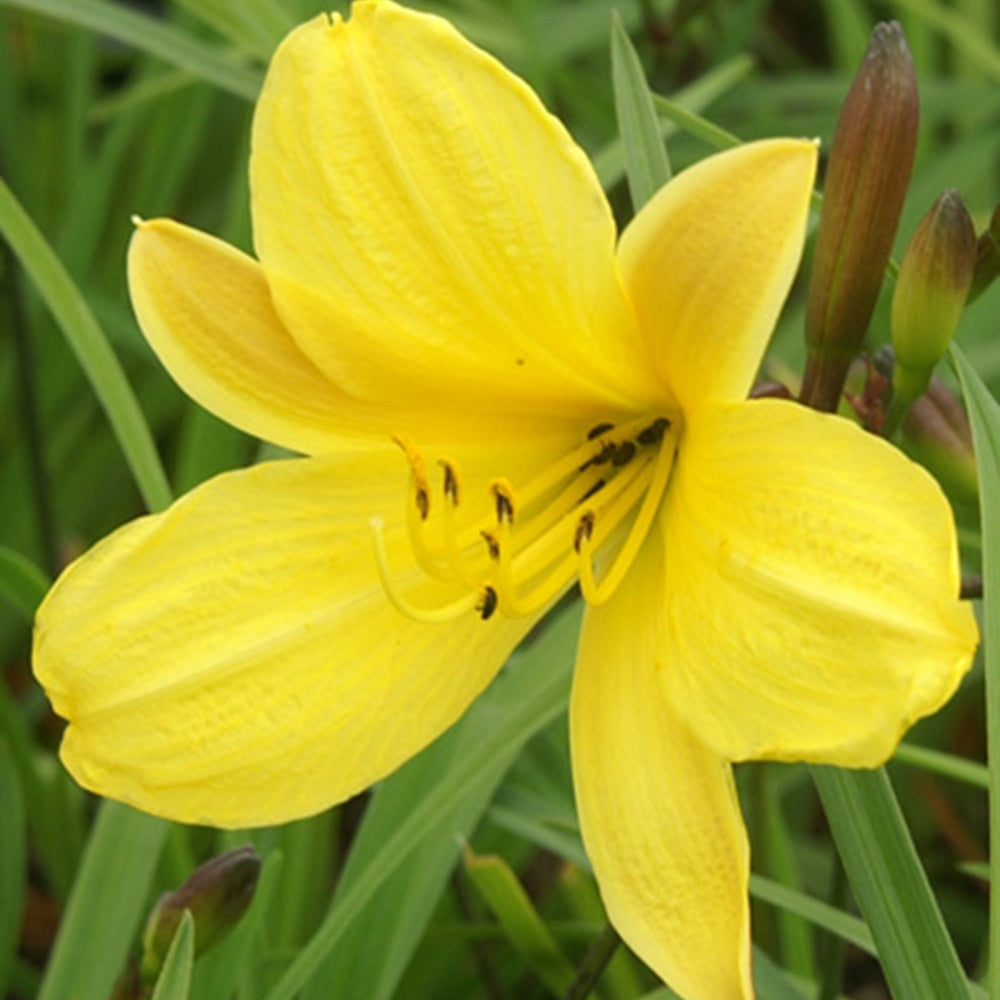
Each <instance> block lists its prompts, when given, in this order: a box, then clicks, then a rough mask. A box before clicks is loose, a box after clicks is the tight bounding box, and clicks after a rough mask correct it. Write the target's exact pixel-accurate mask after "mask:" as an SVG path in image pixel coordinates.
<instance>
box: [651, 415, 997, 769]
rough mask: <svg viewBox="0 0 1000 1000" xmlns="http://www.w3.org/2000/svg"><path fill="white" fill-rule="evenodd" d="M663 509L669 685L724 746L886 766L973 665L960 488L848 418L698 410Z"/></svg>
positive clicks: (723, 750)
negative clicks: (963, 592) (951, 497)
mask: <svg viewBox="0 0 1000 1000" xmlns="http://www.w3.org/2000/svg"><path fill="white" fill-rule="evenodd" d="M661 523H662V544H663V546H664V550H665V553H666V561H667V590H668V595H669V596H668V601H667V604H666V605H665V607H664V609H663V614H662V619H661V620H662V634H661V639H660V642H661V650H660V663H661V666H662V670H661V675H662V679H663V684H664V689H665V691H666V692H667V694H668V697H669V699H670V701H671V703H672V704H673V705H674V706H675V708H676V710H677V711H682V712H683V713H684V718H685V719H686V720H687V721H688V722H689V724H690V725H691V727H692V729H693V730H694V731H695V732H697V733H698V735H699V736H700V737H701V738H703V739H704V740H705V741H706V742H707V743H708V744H710V745H711V746H712V747H713V748H714V749H715V750H716V751H717V752H718V753H720V754H722V755H723V756H725V757H728V758H730V759H733V760H740V759H745V758H753V757H772V758H777V759H782V760H795V759H806V760H811V761H826V762H830V763H836V764H844V765H849V766H862V767H865V766H874V765H876V764H879V763H881V762H882V761H883V760H885V758H886V757H887V756H888V755H889V754H891V753H892V751H893V749H894V748H895V746H896V743H897V742H898V740H899V738H900V736H901V735H902V733H903V732H904V731H905V730H906V728H907V727H908V726H910V725H911V724H912V723H913V722H915V721H916V720H917V719H919V718H921V717H922V716H925V715H927V714H929V713H931V712H933V711H935V710H936V709H937V708H939V707H940V706H941V705H942V704H943V703H944V701H945V700H947V699H948V698H949V697H950V696H951V694H952V692H953V691H954V690H955V687H956V686H957V685H958V682H959V680H960V679H961V677H962V676H963V674H964V673H965V672H966V670H968V668H969V665H970V663H971V662H972V657H973V654H974V652H975V648H976V644H977V641H978V637H977V629H976V624H975V619H974V617H973V613H972V610H971V607H970V606H969V605H968V603H963V602H961V601H959V599H958V591H959V578H958V555H957V546H956V539H955V529H954V524H953V521H952V514H951V510H950V508H949V506H948V503H947V501H946V500H945V498H944V496H943V495H942V493H941V491H940V489H939V488H938V486H937V484H936V483H935V482H934V480H933V479H932V478H931V477H930V476H929V475H928V474H927V473H926V472H925V471H924V470H923V469H921V468H920V467H919V466H917V465H915V464H914V463H912V462H911V461H909V460H908V459H907V458H905V457H904V456H903V455H902V454H901V453H900V452H898V451H897V450H896V449H894V448H893V447H891V446H890V445H888V444H887V443H886V442H885V441H883V440H881V439H878V438H876V437H874V436H872V435H870V434H867V433H865V432H864V431H862V430H860V429H859V428H857V427H856V426H854V425H853V424H850V423H848V422H847V421H845V420H842V419H840V418H838V417H834V416H829V415H825V414H818V413H815V412H813V411H811V410H807V409H805V408H804V407H801V406H799V405H798V404H794V403H788V402H782V401H777V400H758V401H753V402H749V403H740V404H735V405H731V406H725V407H717V408H711V409H706V410H704V411H702V412H700V413H699V414H698V416H697V418H696V419H693V420H691V421H690V422H689V424H688V428H687V433H686V436H685V439H684V442H683V444H682V447H681V453H680V459H679V461H678V464H677V466H676V467H675V478H674V481H673V482H672V483H671V487H670V494H669V500H668V506H667V508H666V511H665V516H664V518H663V520H662V522H661Z"/></svg>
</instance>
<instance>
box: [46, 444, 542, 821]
mask: <svg viewBox="0 0 1000 1000" xmlns="http://www.w3.org/2000/svg"><path fill="white" fill-rule="evenodd" d="M405 482H406V472H405V468H404V467H403V463H402V461H401V460H400V459H395V460H392V459H390V458H389V457H388V456H387V455H386V454H385V453H383V452H381V451H375V452H372V453H371V454H360V453H358V454H355V455H353V456H350V457H342V458H336V459H333V458H329V459H327V458H308V459H292V460H287V461H279V462H274V463H270V464H266V465H261V466H256V467H254V468H251V469H247V470H241V471H239V472H235V473H230V474H226V475H223V476H220V477H218V478H216V479H213V480H211V481H209V482H208V483H206V484H204V485H203V486H202V487H200V488H199V489H197V490H195V491H194V492H192V493H190V494H188V495H187V496H186V497H184V498H183V499H182V500H180V501H178V502H177V503H176V504H175V505H174V506H173V507H171V508H170V509H169V510H168V511H167V512H166V513H164V514H162V515H157V516H152V517H146V518H142V519H140V520H138V521H135V522H133V523H132V524H130V525H127V526H126V527H124V528H122V529H120V530H119V531H118V532H116V533H114V534H113V535H111V536H110V537H109V538H108V539H106V540H105V541H104V542H102V543H100V544H99V545H97V546H96V547H95V548H94V549H93V550H91V552H90V553H88V554H87V555H85V556H83V557H82V558H81V559H80V560H78V561H77V562H76V563H74V564H73V565H72V566H71V567H70V568H69V570H68V571H67V572H66V573H65V575H64V576H63V577H62V578H61V579H60V580H59V581H58V582H57V583H56V585H55V587H54V589H53V590H52V591H51V593H50V594H49V596H48V597H47V599H46V600H45V602H44V604H43V605H42V608H41V610H40V611H39V614H38V619H37V626H36V640H35V650H34V666H35V671H36V674H37V676H38V678H39V680H40V681H41V683H42V684H43V686H44V687H45V689H46V690H47V692H48V694H49V696H50V698H51V699H52V703H53V706H54V707H55V709H56V711H57V712H58V713H59V714H60V715H62V716H64V717H65V718H67V719H68V720H69V723H70V724H69V728H68V729H67V731H66V734H65V737H64V741H63V746H62V757H63V760H64V762H65V763H66V766H67V767H68V768H69V770H70V771H71V772H72V773H73V775H74V777H76V779H77V780H78V781H79V782H80V783H81V784H82V785H84V786H85V787H87V788H90V789H93V790H95V791H97V792H100V793H101V794H104V795H107V796H111V797H113V798H117V799H121V800H123V801H125V802H128V803H131V804H132V805H135V806H137V807H138V808H140V809H143V810H146V811H148V812H152V813H156V814H159V815H165V816H169V817H171V818H173V819H177V820H181V821H185V822H195V823H209V824H212V825H218V826H246V825H259V824H270V823H278V822H283V821H285V820H289V819H293V818H295V817H299V816H305V815H308V814H311V813H314V812H317V811H319V810H321V809H323V808H325V807H326V806H329V805H331V804H332V803H335V802H338V801H340V800H343V799H345V798H347V797H348V796H350V795H352V794H354V793H355V792H358V791H360V790H361V789H363V788H365V787H367V786H368V785H370V784H371V783H372V782H373V781H376V780H378V779H379V778H381V777H382V776H384V775H385V774H387V773H388V772H390V771H392V770H393V769H394V768H395V767H396V766H398V765H399V764H400V763H402V762H403V761H405V760H406V759H407V758H409V757H410V756H412V755H413V754H414V753H416V752H417V751H418V750H420V749H421V748H422V747H423V746H424V745H426V744H427V743H428V742H429V741H430V740H432V739H433V738H434V737H435V736H437V735H438V734H439V733H440V732H441V731H442V730H444V729H445V728H446V727H447V726H449V725H451V723H452V722H454V721H455V719H456V718H457V717H458V716H459V715H460V714H461V713H462V712H463V711H464V709H465V708H466V707H467V705H468V704H469V703H470V702H471V701H472V699H473V698H474V697H475V696H476V695H477V694H478V693H479V692H480V691H481V690H482V688H483V687H484V686H485V685H486V684H487V683H488V682H489V680H490V679H491V678H492V676H493V675H494V674H495V673H496V671H497V670H498V669H499V667H500V665H501V664H502V663H503V661H504V660H505V658H506V657H507V655H508V654H509V653H510V651H511V650H512V648H513V647H514V645H515V644H516V643H517V641H518V640H519V639H520V637H521V636H522V634H523V633H524V632H525V631H526V630H527V628H528V627H530V625H531V624H532V622H531V620H530V619H528V620H519V621H514V622H512V621H510V620H506V619H504V618H502V617H501V616H499V615H497V616H494V617H493V618H492V619H490V620H489V621H483V620H481V618H480V617H479V615H478V614H476V613H475V612H474V611H470V613H468V614H465V615H463V616H462V617H460V618H457V619H456V620H454V621H452V622H450V623H449V624H447V625H428V624H417V623H416V622H414V621H412V620H410V619H409V618H406V617H404V616H403V615H401V614H400V613H399V612H398V611H396V610H395V609H394V608H393V607H392V606H391V605H390V604H389V603H388V601H387V599H386V597H385V594H384V592H383V588H382V584H381V583H380V579H379V576H378V573H377V571H376V561H375V556H374V554H373V546H372V538H371V532H370V530H369V526H368V518H369V517H370V516H372V515H382V516H384V517H385V518H386V520H387V523H389V524H390V527H389V529H388V531H387V534H388V549H389V558H390V561H391V563H392V566H393V568H394V569H396V570H397V573H398V577H397V579H398V580H399V582H400V584H401V585H402V586H404V587H407V586H410V585H413V584H414V582H415V579H416V577H417V576H418V574H417V571H416V569H415V567H414V564H413V559H412V557H411V556H410V554H409V551H408V548H407V543H406V541H405V535H404V533H403V532H402V530H401V529H400V528H399V527H398V515H399V513H400V509H401V506H402V500H401V496H402V491H403V489H404V488H405ZM392 518H395V519H396V521H397V526H396V527H391V525H392V520H391V519H392ZM435 586H438V587H442V588H443V585H439V584H438V585H435ZM420 587H421V593H422V594H423V588H424V583H423V582H421V584H420ZM428 593H431V594H432V595H435V596H441V594H439V593H438V594H436V593H435V592H434V591H433V590H430V591H428ZM445 596H446V595H445Z"/></svg>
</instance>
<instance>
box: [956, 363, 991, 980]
mask: <svg viewBox="0 0 1000 1000" xmlns="http://www.w3.org/2000/svg"><path fill="white" fill-rule="evenodd" d="M951 356H952V359H953V361H954V364H955V368H956V370H957V371H958V377H959V380H960V381H961V383H962V393H963V394H964V396H965V405H966V407H967V409H968V411H969V422H970V423H971V424H972V441H973V444H974V445H975V449H976V469H977V471H978V473H979V510H980V520H981V523H982V533H983V556H982V558H983V594H984V600H983V673H984V675H985V679H986V739H987V747H988V751H987V752H988V757H989V760H988V764H989V796H990V798H989V802H990V805H989V809H990V884H991V885H992V887H993V888H992V891H991V892H990V928H989V948H988V953H989V956H990V967H989V990H990V996H991V997H998V996H1000V607H998V605H997V594H998V593H1000V524H998V523H997V511H998V510H1000V404H998V403H997V401H996V400H995V399H994V398H993V396H992V395H991V394H990V391H989V389H987V388H986V386H985V385H984V384H983V380H982V379H981V378H980V377H979V373H978V372H977V371H976V370H975V368H973V367H972V365H971V364H969V361H968V359H967V358H966V357H965V355H964V354H963V353H962V351H961V349H960V348H959V347H958V346H957V345H955V344H952V346H951Z"/></svg>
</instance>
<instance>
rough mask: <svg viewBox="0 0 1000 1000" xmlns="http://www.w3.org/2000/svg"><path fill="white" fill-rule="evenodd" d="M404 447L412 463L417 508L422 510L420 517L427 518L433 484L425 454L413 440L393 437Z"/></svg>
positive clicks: (411, 469)
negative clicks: (428, 472) (425, 463)
mask: <svg viewBox="0 0 1000 1000" xmlns="http://www.w3.org/2000/svg"><path fill="white" fill-rule="evenodd" d="M392 440H393V441H395V442H396V444H398V445H399V447H400V448H402V449H403V454H404V455H405V456H406V460H407V461H408V462H409V463H410V476H411V477H412V479H413V487H414V490H415V491H416V500H417V510H419V511H420V519H421V520H422V521H426V520H427V516H428V514H430V512H431V486H430V482H429V481H428V479H427V467H426V466H425V465H424V456H423V455H421V454H420V451H419V450H418V449H417V448H416V447H415V445H414V444H413V442H412V441H409V440H408V439H407V438H403V437H394V438H393V439H392Z"/></svg>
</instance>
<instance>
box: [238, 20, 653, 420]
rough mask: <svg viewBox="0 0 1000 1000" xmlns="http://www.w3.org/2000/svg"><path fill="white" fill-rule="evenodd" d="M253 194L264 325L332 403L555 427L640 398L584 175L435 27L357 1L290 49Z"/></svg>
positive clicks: (611, 232)
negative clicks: (445, 410) (337, 391)
mask: <svg viewBox="0 0 1000 1000" xmlns="http://www.w3.org/2000/svg"><path fill="white" fill-rule="evenodd" d="M251 183H252V187H251V190H252V209H253V220H254V237H255V243H256V248H257V252H258V255H259V257H260V260H261V262H262V264H263V265H264V269H265V272H266V274H267V277H268V281H269V282H270V284H271V288H272V291H273V293H274V299H275V304H276V306H277V309H278V312H279V314H280V315H281V316H282V318H283V319H284V320H285V321H286V323H287V324H288V327H289V329H290V330H291V332H292V334H293V336H294V337H295V338H296V340H297V341H298V342H299V344H300V345H301V346H302V348H303V349H304V350H305V351H306V352H307V353H308V354H309V356H310V357H312V358H313V359H314V360H315V362H316V364H317V365H318V366H319V367H320V368H321V369H323V370H324V371H325V372H326V373H327V374H328V375H329V376H330V377H331V378H332V379H333V380H334V381H335V382H336V383H337V384H338V385H341V386H342V387H344V388H345V389H346V390H347V391H349V392H351V393H353V394H355V395H357V396H359V397H361V398H363V399H366V400H369V401H382V402H389V403H396V402H397V401H399V400H400V399H404V400H406V401H408V402H409V403H410V404H411V405H413V406H438V405H440V402H441V401H442V400H445V399H452V400H454V401H456V403H458V404H460V405H462V406H463V407H464V408H466V409H468V410H470V411H478V412H499V413H505V412H510V411H511V410H514V411H518V412H525V411H528V412H538V413H556V412H558V413H563V414H569V413H572V412H574V411H576V412H579V411H580V410H581V409H583V410H586V411H587V412H588V413H589V412H591V411H592V410H593V407H594V403H595V400H596V401H597V402H598V403H599V404H600V405H603V406H605V407H608V406H612V407H614V406H617V405H620V404H622V403H633V402H635V401H636V400H637V399H638V400H639V402H642V401H644V400H646V399H648V398H650V394H651V393H652V392H653V391H654V390H653V389H652V388H651V385H650V376H649V375H648V372H647V366H646V365H644V364H642V363H641V362H640V360H639V354H638V351H639V346H640V345H639V340H638V334H637V332H636V330H635V326H634V322H633V319H632V316H631V313H630V311H629V310H628V307H627V304H626V303H625V300H624V298H623V295H622V293H621V289H620V287H619V284H618V279H617V276H616V273H615V265H614V245H615V227H614V221H613V218H612V216H611V212H610V209H609V207H608V205H607V203H606V201H605V199H604V196H603V194H602V192H601V189H600V185H599V184H598V181H597V179H596V176H595V175H594V172H593V170H592V168H591V166H590V164H589V163H588V161H587V159H586V157H585V156H584V154H583V153H582V151H581V150H580V149H579V148H578V147H577V146H576V145H575V143H574V142H573V140H572V139H571V137H570V136H569V134H568V133H567V132H566V131H565V129H564V128H563V126H562V125H561V124H560V123H559V122H558V121H557V120H556V119H555V118H553V117H552V116H550V115H549V114H548V113H547V112H546V111H545V109H544V108H543V107H542V105H541V103H540V101H539V100H538V98H537V97H536V96H535V94H534V93H533V92H532V91H531V90H530V89H529V88H528V87H527V85H526V84H524V83H523V82H522V81H521V80H520V79H518V78H517V77H515V76H514V75H513V74H511V73H510V72H508V71H507V70H506V69H504V68H503V67H502V66H501V65H500V64H499V63H498V62H496V60H494V59H493V58H491V57H490V56H488V55H487V54H486V53H484V52H482V51H481V50H479V49H477V48H475V47H474V46H473V45H471V44H470V43H469V42H467V41H466V40H465V39H463V38H462V37H461V36H460V35H459V34H458V33H457V32H456V31H455V30H454V29H453V28H452V27H451V26H450V25H449V24H448V23H447V22H446V21H444V20H442V19H440V18H438V17H434V16H431V15H427V14H422V13H419V12H416V11H412V10H407V9H405V8H403V7H400V6H397V5H395V4H393V3H388V2H386V3H356V4H354V6H353V8H352V13H351V17H350V19H349V20H347V21H343V20H341V19H340V17H339V15H331V16H330V17H329V18H328V17H319V18H316V19H315V20H313V21H311V22H309V23H307V24H305V25H303V26H302V27H301V28H299V29H297V30H296V31H294V32H293V33H292V34H291V35H290V36H289V37H288V38H287V39H286V40H285V41H284V43H283V44H282V45H281V47H280V48H279V49H278V51H277V53H276V54H275V57H274V59H273V61H272V63H271V67H270V70H269V72H268V76H267V81H266V83H265V86H264V90H263V92H262V95H261V98H260V102H259V104H258V106H257V113H256V117H255V120H254V131H253V148H252V156H251ZM331 330H335V331H344V330H347V331H350V335H349V336H332V335H331Z"/></svg>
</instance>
